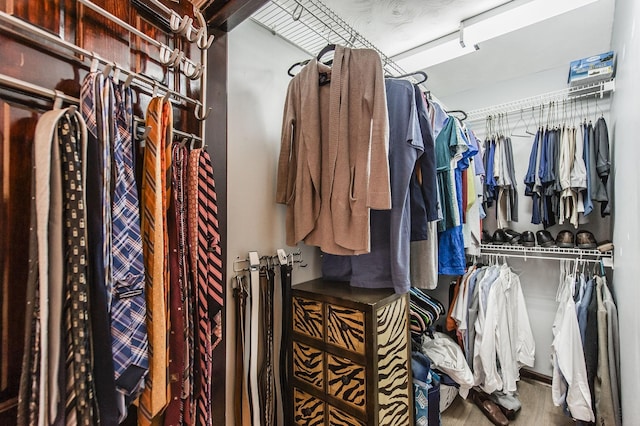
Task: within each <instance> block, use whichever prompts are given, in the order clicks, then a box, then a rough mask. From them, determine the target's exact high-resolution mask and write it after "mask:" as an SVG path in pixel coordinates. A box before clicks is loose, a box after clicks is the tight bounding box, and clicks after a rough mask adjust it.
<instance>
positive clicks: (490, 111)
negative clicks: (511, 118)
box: [467, 80, 615, 121]
mask: <svg viewBox="0 0 640 426" xmlns="http://www.w3.org/2000/svg"><path fill="white" fill-rule="evenodd" d="M614 91H615V80H608V81H601V82H598V83H592V84H585V85H582V86H576V87H570V88H566V89H560V90H556V91H553V92H548V93H543V94H541V95H536V96H531V97H528V98H523V99H518V100H515V101H511V102H505V103H502V104H498V105H492V106H489V107H485V108H479V109H475V110H472V111H468V112H467V116H468V118H467V121H477V120H484V119H486V118H487V116H489V115H495V114H513V113H516V112H518V113H519V112H520V111H525V112H526V111H528V110H531V108H540V106H541V105H545V104H548V103H549V102H559V101H572V100H576V99H588V98H596V99H597V98H601V99H602V98H604V96H605V95H607V94H610V93H613V92H614Z"/></svg>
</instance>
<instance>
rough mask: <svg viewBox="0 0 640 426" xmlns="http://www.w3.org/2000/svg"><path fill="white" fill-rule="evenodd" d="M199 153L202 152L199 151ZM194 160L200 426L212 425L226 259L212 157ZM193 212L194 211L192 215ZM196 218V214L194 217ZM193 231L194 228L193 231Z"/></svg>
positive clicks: (195, 155) (193, 157) (195, 154)
mask: <svg viewBox="0 0 640 426" xmlns="http://www.w3.org/2000/svg"><path fill="white" fill-rule="evenodd" d="M198 151H199V152H198ZM190 160H196V161H194V162H193V163H191V161H190V164H189V165H190V175H189V177H190V179H191V184H190V187H191V188H193V183H194V180H195V179H197V204H195V200H193V199H190V200H189V201H190V207H192V206H195V205H197V239H196V238H194V236H193V235H192V238H191V242H192V243H197V246H196V247H195V250H194V247H193V246H192V247H191V249H192V253H194V252H196V251H197V264H196V265H195V266H196V269H195V271H196V272H197V289H196V294H197V298H196V305H197V320H198V321H197V322H198V341H197V345H198V347H197V351H196V352H197V354H198V362H199V366H200V369H199V377H198V380H197V383H198V385H199V386H198V389H197V392H196V395H195V401H196V419H197V424H198V425H203V426H205V425H210V424H212V415H211V387H212V384H213V383H212V377H211V371H212V362H213V360H212V351H213V349H214V348H215V347H216V345H217V344H218V343H219V342H220V341H221V339H222V320H221V315H222V306H223V288H222V256H221V251H220V245H219V243H220V234H219V232H218V219H217V205H216V193H215V184H214V180H213V167H212V165H211V157H210V156H209V153H207V152H206V151H205V150H194V152H192V153H191V157H190ZM192 213H193V212H192ZM191 217H193V215H192V216H191ZM192 229H193V228H192Z"/></svg>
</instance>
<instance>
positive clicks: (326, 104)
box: [276, 45, 391, 255]
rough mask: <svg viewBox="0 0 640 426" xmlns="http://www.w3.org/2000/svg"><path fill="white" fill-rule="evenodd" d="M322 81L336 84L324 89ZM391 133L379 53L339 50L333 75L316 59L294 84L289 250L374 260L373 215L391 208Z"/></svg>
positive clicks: (287, 179) (288, 163) (289, 114)
mask: <svg viewBox="0 0 640 426" xmlns="http://www.w3.org/2000/svg"><path fill="white" fill-rule="evenodd" d="M321 77H322V78H329V79H330V83H329V84H325V85H320V84H319V81H320V78H321ZM388 127H389V126H388V117H387V104H386V93H385V84H384V75H383V70H382V64H381V61H380V56H379V55H378V53H377V52H375V51H374V50H370V49H349V48H345V47H342V46H339V45H337V46H336V49H335V53H334V58H333V64H332V67H331V68H330V67H328V66H326V65H324V64H322V63H320V62H318V61H317V60H316V59H312V60H311V61H310V62H309V63H308V64H307V65H306V66H305V67H304V68H303V69H302V71H300V73H298V74H297V75H296V76H295V77H294V78H293V79H292V80H291V82H290V84H289V88H288V91H287V98H286V102H285V107H284V117H283V126H282V144H281V148H280V158H279V162H278V176H277V189H276V201H277V202H278V203H281V204H286V205H287V215H286V216H287V217H286V233H287V244H288V245H295V244H297V243H298V242H300V241H304V242H305V243H306V244H309V245H315V246H319V247H320V248H321V249H322V250H323V251H324V252H326V253H331V254H339V255H351V254H362V253H368V252H369V250H370V236H369V209H381V210H385V209H389V208H391V191H390V187H389V162H388V150H389V129H388Z"/></svg>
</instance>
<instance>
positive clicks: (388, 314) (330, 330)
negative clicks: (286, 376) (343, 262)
mask: <svg viewBox="0 0 640 426" xmlns="http://www.w3.org/2000/svg"><path fill="white" fill-rule="evenodd" d="M292 305H293V306H292V316H293V318H292V328H293V330H292V339H291V340H292V346H291V350H292V353H293V354H292V355H293V356H292V359H293V362H292V366H291V371H290V377H292V380H291V384H290V386H291V389H290V393H289V395H290V397H291V398H293V404H292V405H293V411H294V412H293V418H294V420H295V424H296V425H300V426H311V425H331V426H365V425H366V426H371V425H380V426H404V425H407V426H408V425H412V424H413V395H412V391H411V386H410V383H411V379H410V378H411V370H410V368H411V353H410V350H411V348H410V346H409V345H410V343H409V342H410V340H409V330H408V302H407V295H406V294H405V295H397V294H395V293H394V292H393V290H391V289H363V288H354V287H350V286H349V284H348V283H344V282H332V281H325V280H322V279H317V280H313V281H308V282H306V283H302V284H299V285H296V286H294V287H293V288H292Z"/></svg>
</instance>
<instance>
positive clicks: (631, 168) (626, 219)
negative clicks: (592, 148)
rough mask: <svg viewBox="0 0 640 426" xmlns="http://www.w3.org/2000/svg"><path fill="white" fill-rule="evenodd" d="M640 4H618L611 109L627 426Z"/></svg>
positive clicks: (638, 413) (637, 348)
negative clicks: (613, 90) (615, 62)
mask: <svg viewBox="0 0 640 426" xmlns="http://www.w3.org/2000/svg"><path fill="white" fill-rule="evenodd" d="M639 25H640V4H638V2H637V1H636V0H618V1H616V10H615V21H614V29H613V40H612V45H613V49H614V50H615V51H616V53H617V55H618V59H617V77H616V86H617V89H616V93H615V95H614V99H613V104H612V113H611V115H612V117H613V123H612V126H611V127H612V133H613V134H614V139H615V144H614V152H613V158H614V163H613V176H612V177H613V179H614V187H615V207H616V208H615V210H614V218H613V220H614V232H613V242H614V244H615V263H616V269H615V286H614V291H615V293H616V300H617V303H618V314H619V322H620V336H622V338H621V340H620V352H621V356H620V364H621V365H620V368H621V371H622V374H621V376H622V413H623V419H624V423H625V424H628V425H632V424H638V422H639V421H640V404H638V401H637V396H638V395H639V394H640V381H639V380H638V377H639V373H638V371H639V370H638V369H639V364H638V360H639V359H640V310H639V309H638V300H640V287H639V286H638V259H639V256H640V240H639V238H640V221H639V220H638V218H639V215H638V211H639V210H638V208H639V207H640V206H639V203H638V198H639V196H640V186H638V161H637V159H638V158H639V156H640V145H639V144H638V117H640V102H639V101H638V99H640V85H639V84H638V74H637V73H638V70H640V36H639V34H638V32H639V31H640V28H638V26H639Z"/></svg>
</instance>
